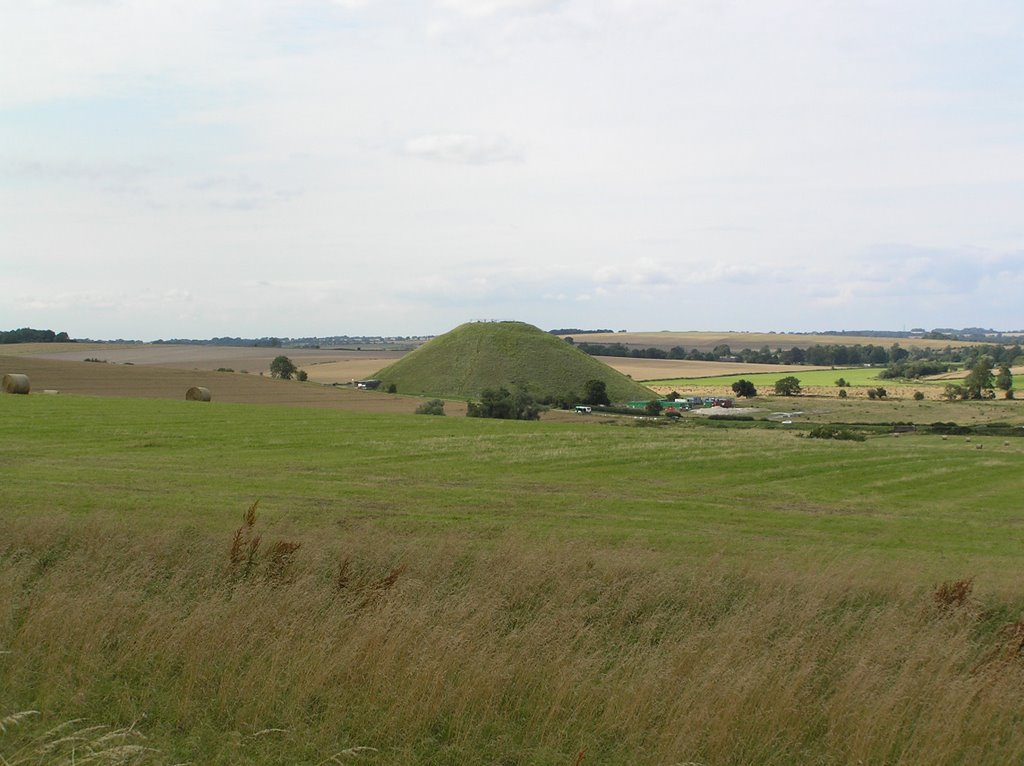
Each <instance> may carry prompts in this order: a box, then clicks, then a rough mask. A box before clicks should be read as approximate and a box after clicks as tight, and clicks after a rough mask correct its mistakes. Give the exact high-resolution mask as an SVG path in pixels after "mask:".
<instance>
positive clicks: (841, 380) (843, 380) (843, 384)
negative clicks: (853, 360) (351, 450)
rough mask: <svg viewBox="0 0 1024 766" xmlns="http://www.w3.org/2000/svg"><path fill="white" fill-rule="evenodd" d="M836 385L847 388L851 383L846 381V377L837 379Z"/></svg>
mask: <svg viewBox="0 0 1024 766" xmlns="http://www.w3.org/2000/svg"><path fill="white" fill-rule="evenodd" d="M836 385H837V386H839V387H840V388H846V387H847V386H848V385H849V383H847V382H846V378H839V380H837V381H836Z"/></svg>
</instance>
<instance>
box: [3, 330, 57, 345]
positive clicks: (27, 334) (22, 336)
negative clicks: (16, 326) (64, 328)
mask: <svg viewBox="0 0 1024 766" xmlns="http://www.w3.org/2000/svg"><path fill="white" fill-rule="evenodd" d="M0 343H74V341H73V340H71V338H69V337H68V334H67V333H66V332H54V331H53V330H33V329H32V328H31V327H22V328H21V329H20V330H6V331H3V330H0Z"/></svg>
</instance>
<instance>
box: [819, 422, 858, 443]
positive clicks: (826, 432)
mask: <svg viewBox="0 0 1024 766" xmlns="http://www.w3.org/2000/svg"><path fill="white" fill-rule="evenodd" d="M807 436H808V438H810V439H838V440H839V441H851V442H862V441H864V438H865V437H864V434H859V433H857V432H856V431H851V430H850V429H849V428H842V427H840V426H834V425H820V426H815V427H814V428H812V429H811V430H810V431H808V432H807Z"/></svg>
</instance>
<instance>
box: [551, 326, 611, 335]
mask: <svg viewBox="0 0 1024 766" xmlns="http://www.w3.org/2000/svg"><path fill="white" fill-rule="evenodd" d="M548 332H549V333H550V334H551V335H588V334H590V333H611V332H615V331H614V330H581V329H580V328H579V327H561V328H559V329H557V330H548Z"/></svg>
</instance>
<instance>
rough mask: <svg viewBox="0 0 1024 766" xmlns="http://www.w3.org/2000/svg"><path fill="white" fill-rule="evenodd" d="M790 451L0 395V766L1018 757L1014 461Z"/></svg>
mask: <svg viewBox="0 0 1024 766" xmlns="http://www.w3.org/2000/svg"><path fill="white" fill-rule="evenodd" d="M806 399H811V397H806ZM819 400H820V401H828V402H831V401H834V400H832V399H830V398H829V399H826V398H825V397H821V398H819ZM846 404H852V403H846ZM878 404H879V403H877V402H865V406H868V405H870V406H872V407H877V405H878ZM965 404H966V403H965ZM981 404H984V403H979V405H978V406H981ZM988 404H991V405H992V406H993V409H992V410H991V411H990V413H1005V412H1006V411H1007V407H1008V406H1009V405H1012V404H1014V403H1013V402H1005V403H999V402H991V403H988ZM996 405H999V406H998V407H996ZM947 407H948V410H947V411H949V412H951V413H952V412H956V413H959V414H966V413H968V412H972V411H973V410H969V409H967V408H963V407H961V406H959V405H954V404H949V405H947ZM910 411H911V410H906V412H910ZM878 412H881V410H878ZM835 413H836V414H837V415H842V416H844V417H846V418H847V419H848V420H850V421H852V422H854V421H857V420H858V419H859V418H863V417H864V416H863V414H862V410H860V409H842V410H838V409H837V410H835ZM989 417H991V414H990V415H989ZM993 419H994V418H993ZM875 422H877V421H875ZM990 422H991V421H990ZM807 428H808V426H807V424H803V423H796V424H793V425H792V426H783V425H781V424H777V423H764V422H755V421H753V420H751V421H741V422H738V423H734V424H732V423H728V422H725V421H720V420H702V419H699V418H698V417H696V416H694V417H693V418H684V419H683V420H682V421H681V422H678V423H670V422H668V421H667V420H666V421H653V420H649V419H634V418H631V417H622V418H600V417H596V416H595V417H580V418H578V419H574V420H572V421H570V422H556V421H549V422H545V421H540V422H520V421H496V420H483V419H476V418H465V417H459V418H455V417H433V416H417V415H384V414H372V413H352V412H344V411H333V410H330V411H327V410H317V409H311V408H297V407H282V406H269V405H259V406H257V405H239V404H226V403H220V402H212V403H199V402H185V401H161V400H132V399H116V398H92V397H77V396H65V395H61V396H42V395H29V396H10V395H4V396H0V465H2V467H3V468H2V481H0V508H2V513H0V763H4V764H6V763H11V764H14V763H19V764H27V763H86V762H89V763H135V764H140V766H141V764H154V766H171V765H172V764H182V763H195V764H211V765H212V766H234V764H238V763H248V764H267V766H269V765H270V764H281V763H309V764H328V763H335V764H343V763H350V762H351V763H357V762H358V763H372V764H380V766H405V765H406V764H427V765H429V766H451V765H452V764H464V763H466V764H476V763H482V764H508V765H509V766H512V765H516V766H527V764H529V765H530V766H533V764H537V765H538V766H562V765H563V764H572V763H575V764H584V766H586V765H587V764H591V763H594V764H598V763H602V764H603V763H609V764H619V763H637V764H647V763H650V764H669V763H706V764H712V763H714V764H747V763H756V764H766V765H767V766H788V765H789V764H792V763H807V764H832V763H857V762H860V763H930V764H931V763H934V764H938V765H939V766H953V765H954V764H962V763H993V764H994V763H1019V762H1021V753H1024V734H1021V728H1020V725H1019V724H1020V719H1021V714H1020V711H1021V710H1024V692H1022V691H1021V690H1022V689H1024V666H1022V665H1021V662H1020V653H1019V647H1018V646H1017V644H1016V643H1014V641H1015V640H1017V641H1019V639H1014V636H1015V635H1016V634H1014V633H1012V630H1011V632H1010V633H1008V632H1007V626H1008V625H1009V626H1010V628H1011V629H1012V628H1013V627H1014V625H1018V624H1020V625H1024V622H1021V623H1017V622H1015V621H1017V620H1018V619H1019V618H1020V615H1022V614H1024V613H1022V611H1021V607H1022V605H1024V589H1022V587H1021V584H1020V577H1019V575H1020V554H1021V551H1022V550H1024V524H1022V523H1021V515H1020V475H1021V469H1022V467H1024V438H1012V437H1010V438H1004V437H986V436H981V435H977V434H972V436H971V437H970V439H968V438H967V437H963V436H958V437H953V436H950V437H948V438H945V439H944V438H942V437H941V436H937V435H922V434H901V435H900V436H899V438H895V437H893V436H892V435H891V434H887V433H885V432H884V431H885V429H884V427H882V426H875V427H873V428H872V427H863V426H862V427H861V430H862V431H863V432H865V433H866V434H867V438H866V440H865V441H862V442H854V441H831V440H821V439H811V438H806V437H804V436H803V435H802V434H805V433H807ZM979 447H980V449H979ZM257 500H258V501H259V503H258V510H257V509H256V508H254V509H253V511H254V512H253V515H252V516H251V518H250V521H251V523H249V522H243V518H244V514H245V512H246V509H248V508H250V507H253V504H254V503H255V501H257ZM261 541H262V547H261ZM282 546H283V547H282ZM957 582H959V583H960V584H961V586H963V587H964V588H966V590H967V592H968V594H970V591H971V588H976V589H975V590H974V591H973V592H974V593H975V594H978V595H977V597H975V596H973V595H972V596H971V598H969V599H964V600H963V601H962V602H961V603H959V604H958V603H957V602H956V601H955V600H954V599H952V598H950V597H949V596H947V597H946V598H945V599H944V600H938V601H937V600H936V597H935V594H937V593H942V592H947V593H948V592H950V589H949V587H947V585H948V584H949V583H953V587H954V591H953V592H954V593H955V587H956V583H957ZM944 589H945V590H944ZM19 715H20V716H22V717H20V718H19ZM135 735H138V737H142V736H144V737H145V739H139V738H138V737H137V736H135ZM122 745H123V747H122ZM132 747H135V748H137V749H136V750H134V751H132V750H129V749H125V748H132ZM96 749H101V752H99V753H97V752H96ZM103 753H106V755H103Z"/></svg>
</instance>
